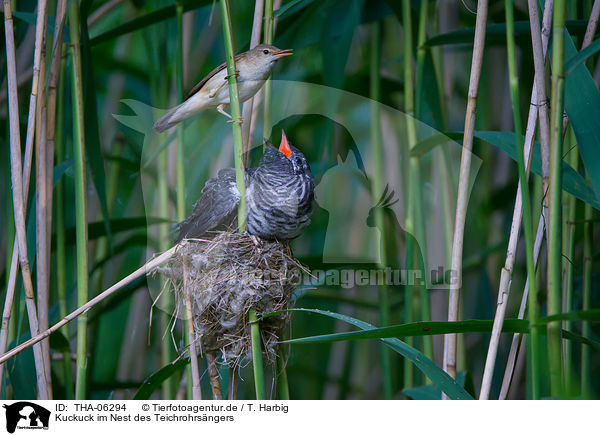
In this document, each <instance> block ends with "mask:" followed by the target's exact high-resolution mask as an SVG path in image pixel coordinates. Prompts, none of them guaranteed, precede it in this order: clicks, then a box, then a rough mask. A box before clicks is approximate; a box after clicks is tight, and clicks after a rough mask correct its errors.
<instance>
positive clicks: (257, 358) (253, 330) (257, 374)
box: [248, 308, 267, 400]
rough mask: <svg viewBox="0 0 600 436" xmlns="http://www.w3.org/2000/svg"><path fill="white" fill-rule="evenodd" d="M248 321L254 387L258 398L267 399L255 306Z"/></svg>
mask: <svg viewBox="0 0 600 436" xmlns="http://www.w3.org/2000/svg"><path fill="white" fill-rule="evenodd" d="M248 321H249V322H250V336H251V339H252V363H253V367H254V389H255V391H256V399H257V400H266V399H267V396H266V394H265V375H264V371H263V357H262V348H261V338H260V324H259V321H258V317H257V316H256V310H254V308H250V311H249V312H248Z"/></svg>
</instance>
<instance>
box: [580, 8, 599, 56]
mask: <svg viewBox="0 0 600 436" xmlns="http://www.w3.org/2000/svg"><path fill="white" fill-rule="evenodd" d="M599 17H600V0H595V1H594V6H592V12H591V13H590V19H589V20H588V25H587V28H586V29H585V36H584V37H583V43H582V44H581V49H582V50H583V49H584V48H586V47H587V46H588V45H590V44H591V43H592V41H593V40H594V35H595V34H596V29H597V28H598V18H599Z"/></svg>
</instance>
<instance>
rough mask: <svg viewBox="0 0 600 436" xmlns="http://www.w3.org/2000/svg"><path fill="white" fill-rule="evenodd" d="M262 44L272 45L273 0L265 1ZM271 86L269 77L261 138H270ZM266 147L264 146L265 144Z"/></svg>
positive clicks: (264, 90) (265, 89) (264, 100)
mask: <svg viewBox="0 0 600 436" xmlns="http://www.w3.org/2000/svg"><path fill="white" fill-rule="evenodd" d="M263 42H264V43H265V44H273V0H265V21H264V32H263ZM272 89H273V84H272V83H271V78H270V77H269V78H268V79H267V80H266V81H265V86H264V87H263V137H265V138H270V137H271V129H272V128H273V126H271V93H272ZM265 147H266V144H265Z"/></svg>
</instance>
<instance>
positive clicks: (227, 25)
mask: <svg viewBox="0 0 600 436" xmlns="http://www.w3.org/2000/svg"><path fill="white" fill-rule="evenodd" d="M271 9H273V5H272V4H271ZM221 15H222V17H223V37H224V39H225V51H226V55H227V74H228V79H229V99H230V101H231V103H230V107H231V119H232V120H233V122H232V123H231V126H232V130H233V147H234V159H235V183H236V185H237V189H238V191H239V193H240V204H239V206H238V230H239V231H240V232H245V231H246V179H245V171H244V154H243V153H244V152H243V144H242V120H241V111H240V99H239V95H238V86H237V73H236V69H235V58H234V53H235V52H234V50H233V35H232V29H231V17H230V12H229V0H221Z"/></svg>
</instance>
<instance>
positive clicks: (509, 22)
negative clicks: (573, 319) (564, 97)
mask: <svg viewBox="0 0 600 436" xmlns="http://www.w3.org/2000/svg"><path fill="white" fill-rule="evenodd" d="M504 7H505V11H506V45H507V55H508V75H509V83H510V95H511V102H512V111H513V123H514V128H515V148H516V150H517V164H518V169H519V186H520V189H521V191H520V192H521V198H522V208H523V217H522V219H523V228H524V233H525V258H526V263H527V280H528V282H529V288H530V291H529V293H530V295H531V296H532V298H533V299H535V296H536V295H537V292H536V283H535V282H536V280H535V264H534V260H533V257H534V256H533V237H534V236H533V228H532V223H531V203H530V199H529V184H528V182H527V176H528V174H527V162H526V161H525V154H524V150H523V136H522V129H521V111H520V106H519V79H518V76H517V57H516V47H515V36H514V29H515V21H514V7H513V2H512V0H506V1H505V2H504ZM505 298H506V299H508V292H507V293H506V294H499V295H498V311H500V310H501V313H499V314H498V316H496V317H495V318H494V327H493V328H492V338H496V340H498V339H499V337H500V332H501V331H502V325H503V322H504V311H505V309H506V303H505V302H504V301H503V300H504V299H505ZM530 303H531V301H530ZM536 306H537V304H536V303H535V301H534V302H533V304H530V306H529V307H530V312H529V314H530V316H529V322H530V327H531V329H532V330H531V331H532V341H531V342H535V340H534V338H533V336H536V334H537V328H536V327H535V322H536V321H537V316H536V314H535V312H536V310H535V307H536ZM491 344H492V342H490V347H489V349H488V356H487V359H486V368H485V372H484V379H483V382H482V386H481V393H480V396H479V399H484V400H485V399H488V398H489V394H490V389H491V381H492V380H491V379H492V375H493V372H494V371H493V368H494V364H495V360H496V352H497V350H498V344H497V343H496V344H495V345H494V346H493V347H492V345H491ZM532 349H535V347H532ZM534 357H537V354H536V353H533V354H532V355H531V358H534ZM533 368H536V363H534V365H533ZM486 376H487V377H486ZM535 379H536V377H535V376H534V377H533V380H535Z"/></svg>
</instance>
